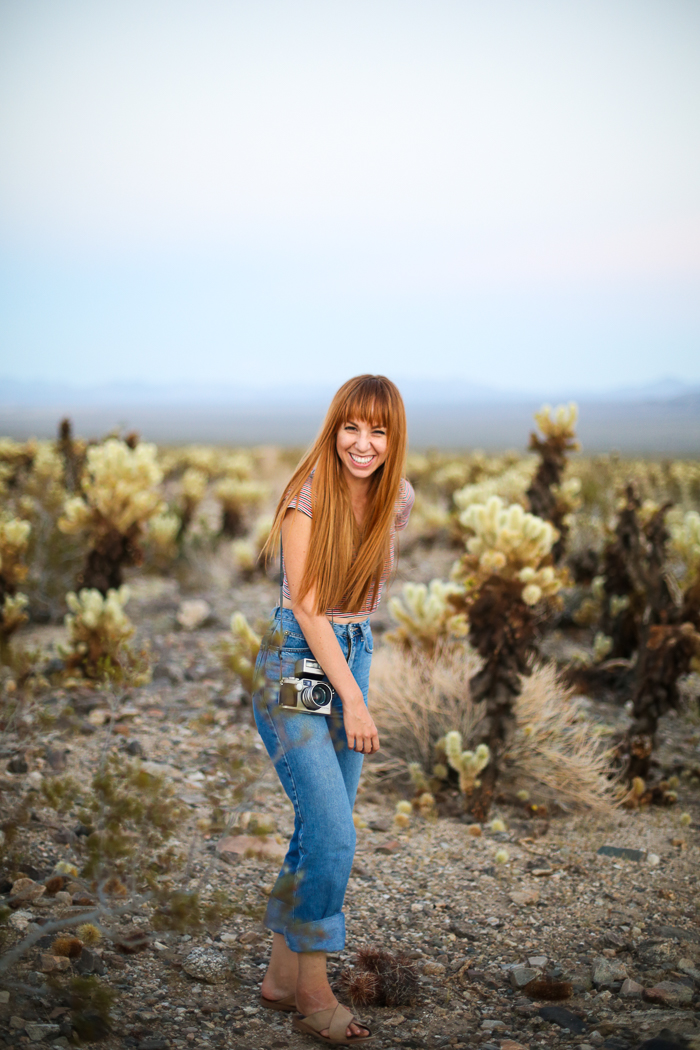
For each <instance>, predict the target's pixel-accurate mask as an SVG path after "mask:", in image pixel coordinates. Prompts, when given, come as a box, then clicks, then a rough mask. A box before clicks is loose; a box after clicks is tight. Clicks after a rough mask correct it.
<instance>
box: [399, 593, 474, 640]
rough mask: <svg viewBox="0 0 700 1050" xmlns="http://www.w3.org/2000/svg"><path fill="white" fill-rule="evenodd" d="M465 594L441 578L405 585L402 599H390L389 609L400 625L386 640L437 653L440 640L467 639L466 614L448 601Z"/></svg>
mask: <svg viewBox="0 0 700 1050" xmlns="http://www.w3.org/2000/svg"><path fill="white" fill-rule="evenodd" d="M462 593H463V588H462V587H461V586H460V585H459V584H455V583H443V581H442V580H432V581H431V583H430V585H429V586H427V587H426V585H425V584H424V583H406V584H404V587H403V591H402V595H401V598H391V599H390V601H389V612H390V613H391V616H392V618H393V619H394V620H395V621H396V622H397V623H398V624H399V626H398V628H397V629H396V630H395V631H392V632H390V633H389V634H387V636H386V637H387V640H388V641H390V642H395V643H396V644H398V645H402V646H403V647H404V648H406V649H411V648H414V647H419V648H421V649H423V650H425V651H426V652H434V651H435V648H436V646H438V645H439V644H440V643H441V642H445V641H454V640H455V639H458V638H464V637H465V636H466V634H467V630H468V627H467V621H466V617H465V616H464V614H463V613H460V612H456V611H455V609H454V607H453V606H452V605H450V604H449V603H448V599H449V598H450V597H451V596H454V595H458V594H462Z"/></svg>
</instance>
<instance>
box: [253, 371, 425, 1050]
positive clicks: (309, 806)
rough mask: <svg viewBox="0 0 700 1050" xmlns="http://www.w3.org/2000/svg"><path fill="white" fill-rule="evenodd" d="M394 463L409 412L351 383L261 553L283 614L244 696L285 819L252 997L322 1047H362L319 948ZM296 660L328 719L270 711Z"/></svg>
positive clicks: (340, 933)
mask: <svg viewBox="0 0 700 1050" xmlns="http://www.w3.org/2000/svg"><path fill="white" fill-rule="evenodd" d="M405 454H406V416H405V412H404V406H403V401H402V400H401V395H400V394H399V392H398V390H397V389H396V387H395V386H394V384H393V383H392V382H390V381H389V380H388V379H386V378H384V376H372V375H363V376H357V377H355V378H354V379H350V380H348V382H347V383H345V384H344V385H343V386H342V387H341V388H340V390H339V391H338V392H337V394H336V395H335V397H334V398H333V401H332V402H331V406H330V408H329V410H328V414H327V415H326V419H325V422H324V424H323V427H322V429H321V432H320V434H319V436H318V438H317V439H316V441H315V443H314V445H313V446H312V448H311V450H310V451H309V452H308V453H307V455H306V456H304V458H303V459H302V461H301V463H300V464H299V466H298V468H297V470H296V471H295V473H294V475H293V476H292V479H291V481H290V482H289V484H288V485H287V487H286V489H285V491H284V494H283V496H282V499H281V500H280V502H279V505H278V507H277V513H276V516H275V521H274V525H273V528H272V532H271V534H270V539H269V540H268V544H267V548H266V554H267V556H268V557H271V556H272V555H273V554H274V553H275V552H276V551H277V547H278V544H279V543H280V541H281V543H282V547H283V584H282V588H281V606H282V607H281V608H277V609H276V610H275V612H274V614H273V620H272V624H271V627H270V630H269V632H268V634H267V635H266V636H265V639H264V640H263V644H262V646H261V650H260V655H259V656H258V665H257V670H258V672H259V673H260V675H261V678H263V680H264V681H265V683H266V685H265V688H264V689H261V690H259V691H258V692H257V693H256V695H255V700H254V710H255V720H256V723H257V726H258V730H259V731H260V735H261V737H262V739H263V741H264V743H265V746H266V748H267V750H268V752H269V754H270V756H271V758H272V760H273V762H274V763H275V769H276V770H277V774H278V776H279V778H280V780H281V782H282V786H283V787H284V790H285V791H286V793H287V795H288V796H289V798H290V800H291V801H292V803H293V805H294V815H295V824H294V834H293V836H292V840H291V842H290V844H289V850H288V852H287V855H286V857H285V861H284V864H283V867H282V871H281V872H280V875H279V877H278V879H277V882H276V884H275V886H274V888H273V890H272V894H271V895H270V900H269V903H268V907H267V913H266V916H265V925H266V926H267V927H268V929H271V930H272V931H273V944H272V954H271V957H270V964H269V967H268V970H267V973H266V974H265V978H264V980H263V984H262V998H261V1001H262V1005H263V1006H266V1007H268V1008H270V1009H277V1010H288V1011H293V1010H295V1009H296V1010H297V1011H298V1012H297V1013H296V1014H295V1015H294V1017H293V1024H294V1027H295V1028H297V1029H299V1030H300V1031H303V1032H307V1033H308V1034H310V1035H313V1036H314V1037H316V1038H318V1039H320V1040H321V1041H323V1042H327V1043H328V1042H330V1043H355V1042H362V1041H364V1040H365V1039H368V1038H370V1032H369V1030H368V1029H367V1028H366V1027H364V1026H363V1025H361V1024H358V1023H357V1022H356V1021H354V1019H353V1017H352V1014H351V1013H350V1011H349V1010H347V1009H346V1008H345V1007H343V1006H340V1005H339V1004H338V1002H337V1000H336V998H335V996H334V995H333V992H332V991H331V988H330V985H329V983H328V978H327V976H326V953H327V952H337V951H340V950H341V949H342V948H343V947H344V945H345V920H344V916H343V913H342V905H343V898H344V896H345V889H346V886H347V882H348V878H349V876H350V869H351V867H352V861H353V855H354V852H355V828H354V824H353V819H352V808H353V805H354V802H355V794H356V792H357V785H358V781H359V779H360V772H361V770H362V762H363V756H364V755H371V754H373V752H375V751H378V750H379V737H378V735H377V729H376V726H375V724H374V722H373V720H372V716H371V715H370V713H369V711H368V709H367V690H368V686H369V667H370V661H371V657H372V633H371V631H370V627H369V614H370V613H371V612H373V611H374V610H375V609H376V607H377V605H378V604H379V599H380V597H381V591H382V586H383V584H384V583H385V581H386V579H387V578H388V576H389V574H390V572H391V570H392V568H393V564H394V541H395V533H396V531H397V529H403V528H404V527H405V526H406V523H407V521H408V516H409V514H410V512H411V507H412V505H413V489H412V488H411V486H410V484H409V483H408V481H406V480H405V478H403V469H404V460H405ZM303 658H306V659H315V660H316V661H317V662H318V663H319V664H320V666H321V668H323V672H324V674H325V676H326V678H327V679H328V681H329V682H330V684H331V686H332V687H333V689H334V690H335V696H334V698H333V703H332V708H331V712H330V714H326V715H324V714H310V713H307V712H304V711H300V710H290V709H288V708H286V707H283V706H281V705H280V704H279V688H278V683H279V681H280V679H281V678H283V677H289V676H293V675H294V673H295V664H296V663H297V661H298V660H300V659H303ZM263 676H264V677H263Z"/></svg>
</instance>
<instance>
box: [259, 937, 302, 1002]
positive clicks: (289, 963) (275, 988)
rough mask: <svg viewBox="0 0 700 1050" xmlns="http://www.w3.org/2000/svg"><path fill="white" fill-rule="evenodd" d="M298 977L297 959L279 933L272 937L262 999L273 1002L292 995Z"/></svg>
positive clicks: (261, 990)
mask: <svg viewBox="0 0 700 1050" xmlns="http://www.w3.org/2000/svg"><path fill="white" fill-rule="evenodd" d="M298 976H299V957H298V955H297V954H296V952H293V951H291V950H290V949H289V948H288V947H287V944H286V942H285V939H284V937H283V936H282V934H281V933H275V934H274V935H273V937H272V953H271V955H270V964H269V966H268V968H267V973H266V974H265V976H264V977H263V983H262V988H261V989H260V992H261V994H262V996H263V998H264V999H270V1000H271V1001H273V1002H275V1001H277V1000H278V999H286V998H287V996H288V995H294V992H295V989H296V985H297V978H298Z"/></svg>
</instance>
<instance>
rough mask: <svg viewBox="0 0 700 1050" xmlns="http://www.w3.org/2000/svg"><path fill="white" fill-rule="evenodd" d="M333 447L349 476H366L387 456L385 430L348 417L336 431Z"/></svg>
mask: <svg viewBox="0 0 700 1050" xmlns="http://www.w3.org/2000/svg"><path fill="white" fill-rule="evenodd" d="M335 447H336V451H337V453H338V456H339V457H340V462H341V463H342V464H343V469H344V470H345V471H346V472H347V473H348V474H349V475H350V476H351V477H353V478H368V477H369V476H370V474H373V473H374V471H375V470H377V468H378V467H381V465H382V463H383V462H384V460H385V459H386V457H387V451H388V443H387V436H386V430H385V428H384V427H372V426H370V424H369V423H363V422H362V421H361V420H359V419H349V420H348V421H347V422H346V423H343V425H342V427H341V428H340V430H339V431H338V434H337V437H336V442H335Z"/></svg>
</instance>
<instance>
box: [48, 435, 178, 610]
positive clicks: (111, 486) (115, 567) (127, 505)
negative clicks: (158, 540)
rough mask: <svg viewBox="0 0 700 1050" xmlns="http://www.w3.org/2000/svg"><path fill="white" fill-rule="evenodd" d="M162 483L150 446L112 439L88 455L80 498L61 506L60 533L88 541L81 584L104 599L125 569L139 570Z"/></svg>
mask: <svg viewBox="0 0 700 1050" xmlns="http://www.w3.org/2000/svg"><path fill="white" fill-rule="evenodd" d="M162 477H163V476H162V471H161V469H160V467H159V466H158V464H157V462H156V449H155V446H154V445H147V444H140V445H137V446H136V448H130V447H129V445H128V444H127V443H126V442H125V441H120V440H118V439H117V438H110V439H108V440H107V441H105V442H104V444H103V445H95V446H92V447H91V448H89V449H88V451H87V456H86V463H85V469H84V471H83V475H82V478H81V491H82V495H80V496H73V497H70V498H69V499H67V500H66V501H65V504H64V507H63V516H62V517H61V519H60V521H59V527H60V528H61V529H62V530H63V531H64V532H66V533H68V534H72V535H76V534H80V535H84V536H86V537H87V540H88V546H89V551H88V555H87V559H86V563H85V568H84V569H83V572H82V574H81V575H80V576H79V579H78V582H79V584H82V585H83V586H84V587H86V588H88V589H96V590H98V591H100V592H101V593H102V594H106V593H107V591H108V590H110V589H117V588H119V587H120V586H121V584H122V582H123V579H122V575H123V568H124V566H125V565H136V564H140V562H141V559H142V551H141V547H140V541H141V539H142V537H143V533H144V528H145V525H146V523H147V522H148V520H149V519H150V518H152V517H153V516H154V515H155V514H158V513H159V512H160V511H162V509H163V501H162V495H161V492H160V484H161V481H162Z"/></svg>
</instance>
